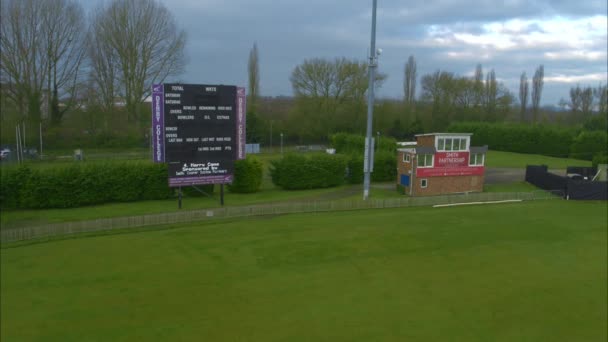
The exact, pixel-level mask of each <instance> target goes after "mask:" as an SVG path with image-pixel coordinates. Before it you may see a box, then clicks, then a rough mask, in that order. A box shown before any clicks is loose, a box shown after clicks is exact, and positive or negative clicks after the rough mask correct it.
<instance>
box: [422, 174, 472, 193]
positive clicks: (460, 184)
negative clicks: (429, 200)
mask: <svg viewBox="0 0 608 342" xmlns="http://www.w3.org/2000/svg"><path fill="white" fill-rule="evenodd" d="M422 179H426V180H427V187H426V188H422V187H421V186H420V183H421V182H420V181H421V180H422ZM483 182H484V176H445V177H443V176H442V177H417V178H416V179H415V182H414V184H413V185H414V193H413V195H414V196H432V195H441V194H451V193H457V192H482V191H483Z"/></svg>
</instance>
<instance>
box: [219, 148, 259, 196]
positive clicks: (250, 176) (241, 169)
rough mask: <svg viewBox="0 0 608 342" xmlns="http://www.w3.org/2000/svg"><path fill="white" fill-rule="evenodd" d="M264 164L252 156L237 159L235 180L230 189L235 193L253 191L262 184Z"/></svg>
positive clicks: (257, 189)
mask: <svg viewBox="0 0 608 342" xmlns="http://www.w3.org/2000/svg"><path fill="white" fill-rule="evenodd" d="M263 170H264V167H263V164H262V162H261V161H259V160H258V159H256V158H255V157H252V156H247V157H246V158H245V159H242V160H237V161H236V162H235V163H234V182H232V184H229V185H228V190H229V191H230V192H235V193H252V192H257V191H259V190H260V187H261V186H262V175H263Z"/></svg>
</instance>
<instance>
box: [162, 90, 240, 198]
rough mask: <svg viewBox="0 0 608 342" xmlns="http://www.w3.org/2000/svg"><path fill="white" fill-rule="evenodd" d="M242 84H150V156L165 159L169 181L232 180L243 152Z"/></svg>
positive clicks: (178, 183) (173, 184) (178, 184)
mask: <svg viewBox="0 0 608 342" xmlns="http://www.w3.org/2000/svg"><path fill="white" fill-rule="evenodd" d="M245 108H246V94H245V88H242V87H236V86H229V85H204V84H179V83H169V84H155V85H153V86H152V137H153V142H152V145H153V148H152V149H153V160H154V162H156V163H167V168H168V181H169V186H170V187H181V186H191V185H200V184H225V183H232V181H233V179H234V161H235V160H238V159H244V158H245V134H246V131H245Z"/></svg>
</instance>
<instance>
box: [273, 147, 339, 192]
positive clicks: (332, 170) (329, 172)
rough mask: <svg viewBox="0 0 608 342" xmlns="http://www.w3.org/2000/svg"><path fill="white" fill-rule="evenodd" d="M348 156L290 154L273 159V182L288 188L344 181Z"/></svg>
mask: <svg viewBox="0 0 608 342" xmlns="http://www.w3.org/2000/svg"><path fill="white" fill-rule="evenodd" d="M346 162H347V158H346V157H345V156H342V155H330V154H313V155H301V154H288V155H286V156H285V157H283V158H281V159H277V160H273V161H271V167H270V176H271V177H272V182H273V183H274V184H275V185H277V186H279V187H281V188H283V189H286V190H299V189H316V188H328V187H332V186H337V185H341V184H343V183H344V180H345V177H344V173H345V170H346Z"/></svg>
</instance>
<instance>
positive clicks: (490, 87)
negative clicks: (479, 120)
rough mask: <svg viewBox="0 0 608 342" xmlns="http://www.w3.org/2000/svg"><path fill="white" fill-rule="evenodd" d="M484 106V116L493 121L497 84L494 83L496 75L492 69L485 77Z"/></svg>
mask: <svg viewBox="0 0 608 342" xmlns="http://www.w3.org/2000/svg"><path fill="white" fill-rule="evenodd" d="M485 90H486V91H485V95H486V96H485V105H486V115H487V116H488V118H489V119H490V120H491V121H493V120H494V119H495V118H494V116H495V110H496V101H497V99H498V83H497V82H496V73H495V72H494V69H492V70H490V72H489V73H488V74H487V75H486V89H485Z"/></svg>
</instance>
